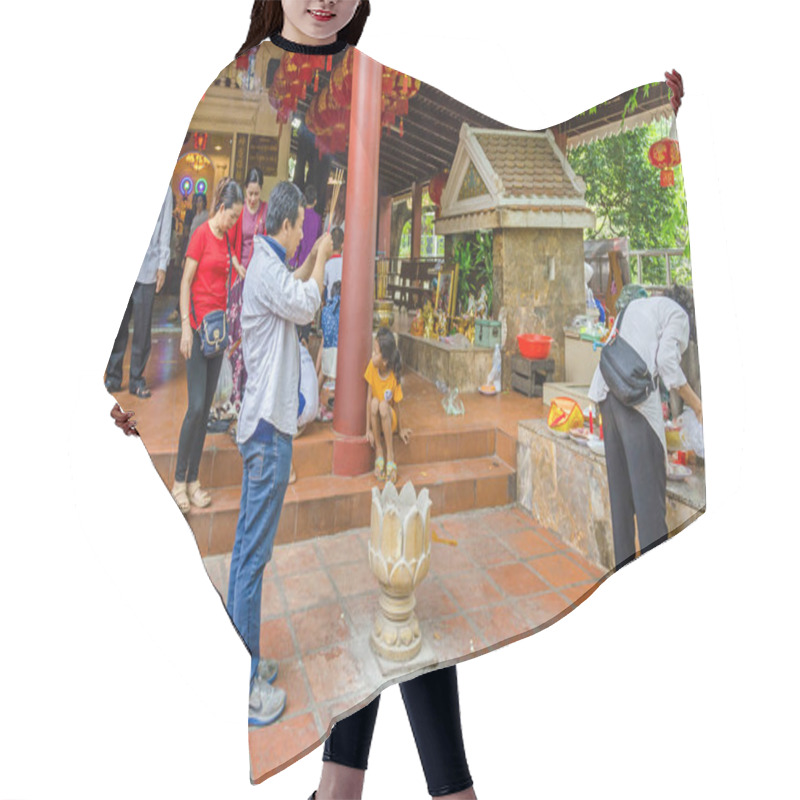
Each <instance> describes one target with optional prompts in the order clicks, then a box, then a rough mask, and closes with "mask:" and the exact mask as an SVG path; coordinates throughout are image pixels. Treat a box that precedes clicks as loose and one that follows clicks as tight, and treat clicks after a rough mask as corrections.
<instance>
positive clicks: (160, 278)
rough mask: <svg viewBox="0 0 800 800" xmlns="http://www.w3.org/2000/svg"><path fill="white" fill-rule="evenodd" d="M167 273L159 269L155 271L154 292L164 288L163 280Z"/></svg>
mask: <svg viewBox="0 0 800 800" xmlns="http://www.w3.org/2000/svg"><path fill="white" fill-rule="evenodd" d="M166 277H167V273H166V272H165V271H164V270H163V269H160V270H158V272H156V294H158V293H159V292H160V291H161V290H162V289H163V288H164V281H165V280H166Z"/></svg>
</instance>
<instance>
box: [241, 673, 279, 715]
mask: <svg viewBox="0 0 800 800" xmlns="http://www.w3.org/2000/svg"><path fill="white" fill-rule="evenodd" d="M284 708H286V692H285V691H284V690H283V689H279V688H278V687H277V686H270V685H269V684H268V683H267V682H266V681H263V680H261V678H259V677H258V675H256V677H255V678H254V679H253V688H252V689H251V690H250V708H249V712H248V715H247V724H248V725H255V726H258V727H263V726H264V725H270V724H272V723H273V722H275V720H276V719H278V717H280V715H281V714H282V713H283V709H284Z"/></svg>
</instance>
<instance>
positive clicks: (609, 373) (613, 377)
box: [600, 309, 655, 406]
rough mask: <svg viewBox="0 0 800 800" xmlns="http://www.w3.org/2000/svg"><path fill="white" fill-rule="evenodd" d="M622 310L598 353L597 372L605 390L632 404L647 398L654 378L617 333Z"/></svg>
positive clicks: (637, 355) (652, 387) (653, 384)
mask: <svg viewBox="0 0 800 800" xmlns="http://www.w3.org/2000/svg"><path fill="white" fill-rule="evenodd" d="M626 310H627V309H623V310H622V313H621V314H620V315H619V318H618V319H617V325H616V330H615V332H614V337H613V338H612V339H611V341H610V342H609V343H608V344H607V345H605V347H603V350H602V352H601V353H600V372H601V374H602V376H603V378H604V379H605V382H606V383H607V384H608V390H609V391H610V392H611V394H613V395H614V397H616V398H617V400H619V401H620V403H622V404H623V405H626V406H636V405H639V403H643V402H644V401H645V400H647V398H648V397H649V396H650V392H652V391H653V389H654V388H655V381H654V380H653V376H652V375H651V374H650V370H649V369H648V368H647V364H645V363H644V359H643V358H642V357H641V356H640V355H639V354H638V353H637V352H636V350H634V349H633V347H632V346H631V345H630V344H628V342H626V341H625V340H624V339H623V338H622V335H621V334H620V326H621V325H622V317H623V316H624V314H625V311H626Z"/></svg>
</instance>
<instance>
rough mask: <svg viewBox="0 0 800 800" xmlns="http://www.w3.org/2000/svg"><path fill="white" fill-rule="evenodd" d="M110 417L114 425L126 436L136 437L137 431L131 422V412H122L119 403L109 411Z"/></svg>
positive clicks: (134, 424)
mask: <svg viewBox="0 0 800 800" xmlns="http://www.w3.org/2000/svg"><path fill="white" fill-rule="evenodd" d="M111 416H112V418H113V419H114V424H115V425H116V426H117V427H118V428H120V430H122V431H123V432H124V433H125V435H126V436H138V435H139V431H138V430H137V429H136V423H135V422H134V421H133V411H123V410H122V409H121V408H120V407H119V403H116V404H115V405H114V408H112V409H111Z"/></svg>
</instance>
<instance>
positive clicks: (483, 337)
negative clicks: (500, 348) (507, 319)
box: [475, 319, 502, 347]
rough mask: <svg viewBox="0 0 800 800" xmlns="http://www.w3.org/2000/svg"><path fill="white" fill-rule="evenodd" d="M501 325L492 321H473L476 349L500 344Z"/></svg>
mask: <svg viewBox="0 0 800 800" xmlns="http://www.w3.org/2000/svg"><path fill="white" fill-rule="evenodd" d="M501 337H502V323H501V322H498V321H497V320H494V319H476V320H475V344H476V345H478V347H494V346H495V345H496V344H500V339H501Z"/></svg>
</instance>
